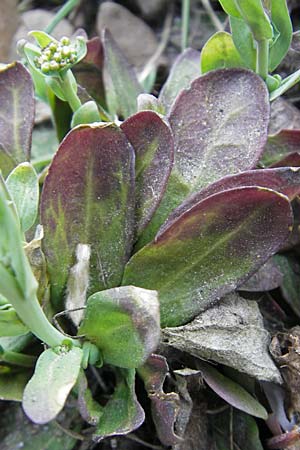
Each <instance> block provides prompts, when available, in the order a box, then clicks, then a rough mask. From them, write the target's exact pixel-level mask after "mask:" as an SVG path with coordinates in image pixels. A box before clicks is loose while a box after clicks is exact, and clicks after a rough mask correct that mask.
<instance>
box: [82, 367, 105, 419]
mask: <svg viewBox="0 0 300 450" xmlns="http://www.w3.org/2000/svg"><path fill="white" fill-rule="evenodd" d="M78 409H79V412H80V415H81V417H82V418H83V419H84V420H85V421H86V422H87V423H89V424H90V425H97V424H98V423H99V420H100V417H101V416H102V413H103V407H102V406H100V405H99V403H97V402H96V400H94V399H93V396H92V392H91V390H90V389H89V387H88V382H87V378H86V376H85V373H84V371H83V370H81V371H80V374H79V380H78Z"/></svg>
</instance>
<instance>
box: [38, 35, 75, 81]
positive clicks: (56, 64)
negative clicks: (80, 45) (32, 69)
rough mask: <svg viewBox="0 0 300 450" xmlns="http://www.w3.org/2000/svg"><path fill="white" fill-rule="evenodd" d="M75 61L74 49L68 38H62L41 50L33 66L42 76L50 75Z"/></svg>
mask: <svg viewBox="0 0 300 450" xmlns="http://www.w3.org/2000/svg"><path fill="white" fill-rule="evenodd" d="M76 60H77V50H76V47H75V46H74V45H72V44H71V42H70V39H69V38H67V37H62V38H61V39H60V41H59V42H51V43H50V44H49V45H47V47H45V48H43V49H42V51H41V55H40V56H39V57H36V59H35V65H36V67H37V68H38V69H40V70H41V71H42V72H43V73H44V74H49V75H51V74H52V73H53V72H58V71H60V70H62V69H65V68H66V67H68V66H70V65H72V64H74V63H75V62H76Z"/></svg>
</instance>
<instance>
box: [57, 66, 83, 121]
mask: <svg viewBox="0 0 300 450" xmlns="http://www.w3.org/2000/svg"><path fill="white" fill-rule="evenodd" d="M69 73H70V74H71V71H70V70H68V71H67V72H66V73H65V74H64V75H63V76H62V77H61V78H60V82H61V88H62V90H63V93H64V95H65V97H66V99H67V101H68V103H69V105H70V107H71V109H72V111H73V113H74V112H75V111H77V109H79V108H80V106H81V101H80V99H79V97H78V95H77V94H76V92H75V90H74V88H73V86H72V83H71V77H70V76H69Z"/></svg>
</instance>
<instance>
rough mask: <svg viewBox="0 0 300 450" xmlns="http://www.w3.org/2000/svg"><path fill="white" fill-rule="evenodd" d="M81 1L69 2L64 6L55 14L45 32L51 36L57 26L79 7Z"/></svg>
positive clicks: (71, 0) (73, 0)
mask: <svg viewBox="0 0 300 450" xmlns="http://www.w3.org/2000/svg"><path fill="white" fill-rule="evenodd" d="M79 2H80V0H68V1H67V2H66V3H65V4H64V6H62V7H61V8H60V10H59V11H58V12H57V13H56V14H55V16H54V17H53V19H52V20H51V22H50V23H49V25H48V26H47V27H46V28H45V32H46V33H48V34H51V33H52V31H53V30H54V28H55V27H56V25H58V24H59V22H60V21H61V20H62V19H63V18H64V17H66V16H67V15H68V14H69V13H70V12H71V11H72V10H73V9H74V8H75V6H77V5H78V3H79Z"/></svg>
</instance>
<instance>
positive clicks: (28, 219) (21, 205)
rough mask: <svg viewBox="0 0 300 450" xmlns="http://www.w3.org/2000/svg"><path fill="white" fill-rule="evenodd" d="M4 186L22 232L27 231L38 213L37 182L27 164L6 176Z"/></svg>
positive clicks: (19, 166) (35, 175) (35, 176)
mask: <svg viewBox="0 0 300 450" xmlns="http://www.w3.org/2000/svg"><path fill="white" fill-rule="evenodd" d="M6 185H7V188H8V190H9V193H10V195H11V197H12V199H13V201H14V203H15V205H16V208H17V211H18V214H19V218H20V223H21V228H22V231H23V232H25V231H27V230H29V228H31V227H32V225H33V224H34V222H35V220H36V217H37V213H38V202H39V182H38V177H37V174H36V172H35V170H34V168H33V167H32V165H31V164H29V163H22V164H19V165H18V166H17V167H16V168H15V169H14V170H13V171H12V172H11V173H10V174H9V176H8V178H7V180H6Z"/></svg>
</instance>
